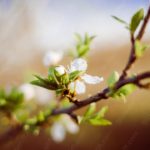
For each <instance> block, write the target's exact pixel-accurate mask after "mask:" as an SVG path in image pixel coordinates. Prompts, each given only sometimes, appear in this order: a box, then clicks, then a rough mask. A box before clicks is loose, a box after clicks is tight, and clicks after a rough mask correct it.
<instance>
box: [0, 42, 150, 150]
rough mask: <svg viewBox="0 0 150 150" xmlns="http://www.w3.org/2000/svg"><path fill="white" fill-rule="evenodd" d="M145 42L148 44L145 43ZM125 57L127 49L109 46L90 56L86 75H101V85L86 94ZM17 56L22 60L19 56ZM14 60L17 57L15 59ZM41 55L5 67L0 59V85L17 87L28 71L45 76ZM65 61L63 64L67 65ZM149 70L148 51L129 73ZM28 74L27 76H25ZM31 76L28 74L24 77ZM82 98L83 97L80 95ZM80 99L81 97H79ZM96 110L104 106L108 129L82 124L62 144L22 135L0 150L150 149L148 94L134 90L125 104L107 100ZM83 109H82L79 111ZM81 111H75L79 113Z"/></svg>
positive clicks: (40, 136) (3, 61) (37, 54)
mask: <svg viewBox="0 0 150 150" xmlns="http://www.w3.org/2000/svg"><path fill="white" fill-rule="evenodd" d="M148 42H149V41H148ZM128 55H129V46H121V47H117V46H113V49H112V47H107V48H104V50H102V51H96V52H95V53H91V54H90V57H89V69H88V72H89V73H90V74H93V75H101V76H103V77H104V79H105V82H104V83H103V84H102V85H99V86H89V87H88V91H87V93H90V94H94V93H96V92H97V91H99V90H101V89H102V88H103V87H104V86H105V85H106V79H107V78H108V76H109V75H110V74H111V72H112V71H114V70H116V71H119V72H121V70H122V68H123V67H124V65H125V63H126V61H127V58H128ZM18 57H24V56H23V55H22V54H21V53H20V56H18ZM16 59H17V58H16ZM41 60H42V54H41V53H36V54H34V55H33V56H32V57H30V59H29V60H28V61H25V63H24V64H22V63H21V62H19V61H18V62H17V63H15V64H13V65H12V64H11V65H10V66H9V65H8V66H9V67H7V68H5V67H4V66H3V65H5V64H6V63H7V61H8V60H7V59H5V60H4V59H3V58H2V59H1V60H0V66H3V67H1V70H2V71H1V73H0V83H1V86H5V85H8V84H12V85H19V84H20V83H21V82H23V81H24V74H26V72H28V71H30V72H31V73H33V72H36V73H39V74H43V75H46V73H47V70H46V68H44V67H43V65H42V61H41ZM69 61H70V58H66V59H65V61H63V62H62V63H63V64H68V63H69ZM149 69H150V50H147V51H146V53H145V55H144V57H142V58H140V59H139V60H138V61H137V62H136V64H135V65H134V66H133V68H132V70H131V72H130V73H131V74H132V72H133V73H138V72H142V71H146V70H149ZM29 74H30V73H29ZM27 76H29V78H30V76H31V74H30V75H27ZM83 97H85V95H84V96H83ZM81 98H82V97H81ZM98 104H99V107H101V106H102V105H108V106H109V111H108V113H107V116H106V118H108V119H110V120H111V121H112V123H113V124H112V126H109V127H101V126H100V127H94V126H89V125H82V127H81V131H80V132H79V133H78V134H77V135H67V138H66V139H65V141H64V142H62V143H59V144H58V143H55V142H53V141H52V140H51V138H50V137H49V136H48V135H45V134H44V133H41V134H40V135H39V136H32V135H29V134H24V133H22V134H21V135H19V136H17V137H16V138H13V137H12V140H11V141H9V142H8V143H6V144H4V145H3V146H0V150H51V149H52V150H53V149H54V150H56V149H61V150H76V149H78V150H80V149H86V150H91V149H93V150H149V149H150V138H149V136H150V92H149V91H146V90H137V91H136V92H134V93H133V94H132V95H130V96H128V97H127V102H126V103H125V104H124V103H123V101H116V100H112V99H109V100H108V101H101V102H99V103H98ZM83 110H84V109H83ZM83 110H81V111H78V113H81V112H82V111H83Z"/></svg>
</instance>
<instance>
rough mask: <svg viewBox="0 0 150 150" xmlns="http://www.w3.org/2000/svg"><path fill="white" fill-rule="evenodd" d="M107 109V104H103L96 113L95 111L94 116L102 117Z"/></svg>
mask: <svg viewBox="0 0 150 150" xmlns="http://www.w3.org/2000/svg"><path fill="white" fill-rule="evenodd" d="M107 111H108V106H103V107H102V108H101V109H100V110H99V112H98V113H96V115H95V117H94V118H97V119H98V118H103V117H104V116H105V113H106V112H107Z"/></svg>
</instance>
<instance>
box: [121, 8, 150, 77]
mask: <svg viewBox="0 0 150 150" xmlns="http://www.w3.org/2000/svg"><path fill="white" fill-rule="evenodd" d="M149 18H150V6H149V8H148V11H147V14H146V16H145V18H144V21H143V24H142V26H141V28H140V30H139V33H138V35H137V37H136V38H134V35H133V34H132V33H131V34H130V37H131V50H130V55H129V59H128V62H127V64H126V66H125V68H124V69H123V71H122V74H121V76H120V79H119V80H122V79H123V78H125V77H126V76H127V71H128V70H129V69H130V68H131V66H132V64H133V63H134V62H135V61H136V56H135V40H141V39H142V37H143V35H144V32H145V29H146V26H147V24H148V21H149Z"/></svg>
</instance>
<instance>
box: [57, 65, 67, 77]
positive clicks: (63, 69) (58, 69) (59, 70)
mask: <svg viewBox="0 0 150 150" xmlns="http://www.w3.org/2000/svg"><path fill="white" fill-rule="evenodd" d="M55 70H56V71H57V73H58V74H59V75H60V76H61V75H63V74H65V72H66V71H65V67H64V66H62V65H60V66H58V67H56V68H55Z"/></svg>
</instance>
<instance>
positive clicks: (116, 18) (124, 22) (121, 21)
mask: <svg viewBox="0 0 150 150" xmlns="http://www.w3.org/2000/svg"><path fill="white" fill-rule="evenodd" d="M112 18H114V19H115V20H117V21H118V22H120V23H123V24H125V25H127V26H128V23H127V22H126V21H124V20H122V19H120V18H118V17H116V16H112Z"/></svg>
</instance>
